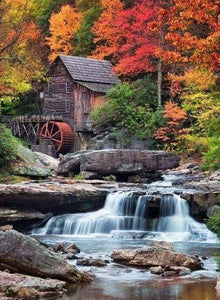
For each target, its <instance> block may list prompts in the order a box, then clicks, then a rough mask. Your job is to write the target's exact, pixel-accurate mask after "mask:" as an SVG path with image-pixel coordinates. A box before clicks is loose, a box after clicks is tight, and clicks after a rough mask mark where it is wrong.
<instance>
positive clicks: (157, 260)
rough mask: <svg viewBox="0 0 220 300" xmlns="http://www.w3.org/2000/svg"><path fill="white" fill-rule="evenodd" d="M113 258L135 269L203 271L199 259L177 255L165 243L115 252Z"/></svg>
mask: <svg viewBox="0 0 220 300" xmlns="http://www.w3.org/2000/svg"><path fill="white" fill-rule="evenodd" d="M111 258H112V259H113V260H114V261H115V262H117V263H121V264H125V265H128V266H135V267H146V268H150V267H158V266H161V267H162V268H164V267H167V266H169V267H174V266H182V267H186V268H189V269H190V270H199V269H202V264H201V262H200V260H199V259H198V258H197V257H194V256H189V255H184V254H180V253H177V252H175V251H174V250H172V247H169V246H168V245H165V244H164V243H163V244H161V245H160V244H159V243H157V244H155V245H152V246H146V247H143V248H140V249H134V250H130V249H129V250H128V249H127V250H115V251H113V253H112V255H111Z"/></svg>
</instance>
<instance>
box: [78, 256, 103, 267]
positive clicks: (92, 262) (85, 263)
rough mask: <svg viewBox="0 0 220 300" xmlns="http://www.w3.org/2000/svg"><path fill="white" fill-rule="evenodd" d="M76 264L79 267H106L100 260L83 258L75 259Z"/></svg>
mask: <svg viewBox="0 0 220 300" xmlns="http://www.w3.org/2000/svg"><path fill="white" fill-rule="evenodd" d="M76 264H77V265H79V266H94V267H105V266H107V263H106V262H105V261H104V260H102V259H94V258H84V257H82V258H79V259H77V263H76Z"/></svg>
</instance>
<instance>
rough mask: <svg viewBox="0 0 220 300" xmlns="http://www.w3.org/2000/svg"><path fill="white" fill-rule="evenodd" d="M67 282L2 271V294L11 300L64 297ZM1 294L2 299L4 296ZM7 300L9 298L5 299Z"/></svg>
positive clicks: (0, 288) (0, 282) (0, 277)
mask: <svg viewBox="0 0 220 300" xmlns="http://www.w3.org/2000/svg"><path fill="white" fill-rule="evenodd" d="M64 286H65V282H63V281H60V280H55V279H42V278H39V277H33V276H29V275H23V274H9V273H7V272H1V271H0V292H2V295H5V297H8V298H9V299H46V298H49V297H54V298H56V299H58V298H57V297H58V296H59V295H62V293H63V292H64V291H65V290H64ZM2 295H1V294H0V298H1V299H3V296H2ZM5 299H7V298H5Z"/></svg>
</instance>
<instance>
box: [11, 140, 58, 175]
mask: <svg viewBox="0 0 220 300" xmlns="http://www.w3.org/2000/svg"><path fill="white" fill-rule="evenodd" d="M17 150H18V155H19V159H18V160H17V161H16V163H15V164H13V165H11V172H12V173H13V174H14V175H19V176H25V177H26V176H28V177H37V178H38V177H40V178H46V177H48V176H50V175H51V171H53V170H56V168H57V165H58V160H56V159H53V158H50V157H48V156H47V155H44V154H40V153H35V152H33V151H31V150H30V149H28V148H26V147H24V146H22V145H19V146H18V149H17Z"/></svg>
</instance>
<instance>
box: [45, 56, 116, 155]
mask: <svg viewBox="0 0 220 300" xmlns="http://www.w3.org/2000/svg"><path fill="white" fill-rule="evenodd" d="M118 81H119V79H118V77H117V76H116V75H115V74H114V72H113V71H112V65H111V63H110V62H109V61H106V60H98V59H90V58H83V57H76V56H69V55H59V56H58V57H57V58H56V60H55V61H54V63H53V64H52V65H51V68H50V71H49V82H48V85H47V86H46V87H45V90H44V106H43V114H44V115H51V116H55V115H59V116H62V123H65V124H68V126H67V125H64V124H58V125H59V127H60V128H58V129H56V130H55V127H56V125H57V124H54V123H56V119H55V121H52V123H51V124H45V126H44V127H43V128H42V130H41V132H40V137H41V138H43V139H46V138H47V139H48V140H50V139H51V140H52V142H53V143H55V145H56V150H57V152H62V150H64V151H65V152H66V151H76V150H79V149H80V148H81V146H82V145H81V144H82V142H83V141H85V140H86V139H87V138H88V137H89V136H90V135H91V132H92V124H91V119H90V113H91V110H92V109H93V108H96V107H97V106H98V105H99V104H100V103H101V102H102V101H103V98H102V96H103V95H105V93H106V92H107V91H108V90H109V89H110V88H111V87H112V86H113V85H115V84H116V83H117V82H118ZM48 126H49V127H48ZM69 127H70V128H71V131H72V134H73V135H71V134H70V132H69V131H70V130H69V129H68V128H69ZM60 131H61V133H60ZM62 131H63V133H64V134H63V135H64V139H63V140H62V141H61V143H63V145H62V147H60V144H59V145H58V144H57V143H58V141H60V135H61V134H62ZM67 131H68V132H69V133H67V134H66V138H65V132H67ZM56 132H57V133H56ZM65 139H66V141H65ZM70 140H73V141H72V142H71V141H70ZM65 144H66V145H65Z"/></svg>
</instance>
